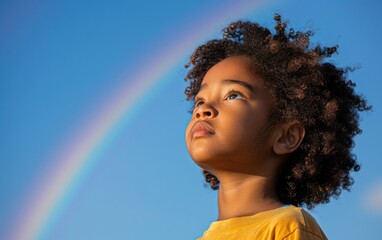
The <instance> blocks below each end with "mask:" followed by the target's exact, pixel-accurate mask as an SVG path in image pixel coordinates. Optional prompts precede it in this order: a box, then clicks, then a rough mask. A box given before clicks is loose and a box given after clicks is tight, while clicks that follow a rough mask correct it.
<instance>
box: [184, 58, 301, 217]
mask: <svg viewBox="0 0 382 240" xmlns="http://www.w3.org/2000/svg"><path fill="white" fill-rule="evenodd" d="M255 70H256V69H255V67H254V64H253V63H252V62H251V61H250V60H249V59H248V58H247V57H245V56H233V57H229V58H226V59H224V60H222V61H221V62H219V63H217V64H216V65H214V66H213V67H212V68H211V69H210V70H209V71H208V72H207V73H206V75H205V76H204V78H203V81H202V84H201V88H200V90H199V93H198V94H197V96H196V97H195V109H194V111H193V114H192V118H191V120H190V122H189V124H188V126H187V129H186V144H187V148H188V151H189V153H190V155H191V157H192V159H193V160H194V162H195V163H196V164H197V165H199V166H200V167H201V168H202V169H205V170H207V171H209V172H211V173H212V174H214V175H215V176H216V177H217V178H218V179H219V181H220V186H219V194H218V207H219V216H218V220H224V219H229V218H233V217H240V216H249V215H253V214H256V213H258V212H262V211H267V210H271V209H274V208H277V207H280V206H282V205H283V204H282V203H281V202H280V200H279V199H278V197H277V194H276V183H277V177H278V172H279V169H280V167H281V166H282V163H283V161H285V160H286V159H287V157H288V155H289V154H290V153H291V152H293V151H294V150H295V149H296V148H297V147H298V146H299V144H300V143H301V141H302V139H303V137H304V133H305V131H304V128H303V127H301V126H299V125H298V124H296V123H278V124H275V125H273V126H269V123H268V120H267V116H268V114H269V111H270V109H271V107H272V96H271V94H270V93H269V92H268V90H267V89H266V88H265V87H264V80H263V79H262V78H261V77H260V76H259V75H258V74H256V72H255Z"/></svg>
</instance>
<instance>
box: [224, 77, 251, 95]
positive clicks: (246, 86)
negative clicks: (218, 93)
mask: <svg viewBox="0 0 382 240" xmlns="http://www.w3.org/2000/svg"><path fill="white" fill-rule="evenodd" d="M222 82H223V83H224V84H239V85H242V86H244V87H245V88H247V89H248V90H249V91H251V92H252V93H254V89H253V87H252V86H251V85H249V84H248V83H246V82H243V81H241V80H234V79H224V80H223V81H222Z"/></svg>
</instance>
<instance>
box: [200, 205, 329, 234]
mask: <svg viewBox="0 0 382 240" xmlns="http://www.w3.org/2000/svg"><path fill="white" fill-rule="evenodd" d="M199 239H201V240H210V239H243V240H245V239H283V240H301V239H305V240H327V238H326V236H325V234H324V232H323V231H322V230H321V228H320V226H319V225H318V224H317V222H316V220H315V219H314V218H313V217H312V216H311V215H310V214H309V213H308V212H306V211H305V210H304V209H302V208H299V207H295V206H292V205H290V206H285V207H280V208H277V209H273V210H270V211H265V212H260V213H257V214H255V215H252V216H245V217H237V218H231V219H227V220H223V221H217V222H213V223H211V225H210V228H209V229H208V230H207V231H206V232H204V234H203V236H202V237H201V238H199Z"/></svg>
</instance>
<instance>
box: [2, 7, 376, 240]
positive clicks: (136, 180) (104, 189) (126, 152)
mask: <svg viewBox="0 0 382 240" xmlns="http://www.w3.org/2000/svg"><path fill="white" fill-rule="evenodd" d="M236 2H237V3H236V4H238V2H239V1H236ZM254 2H255V1H254ZM232 6H235V1H233V0H221V1H217V0H192V1H175V0H162V1H137V2H135V1H100V0H95V1H74V0H66V1H47V0H30V1H26V0H12V1H10V0H2V1H0V116H1V117H0V169H1V174H0V239H5V240H8V239H12V238H11V237H12V236H13V235H12V233H11V229H22V228H23V223H22V221H21V220H20V219H23V218H27V217H28V209H29V208H31V207H32V208H33V202H32V201H29V199H33V198H35V197H36V196H38V195H39V194H41V192H40V190H41V189H39V188H40V187H41V186H42V183H46V182H49V181H53V179H54V177H55V175H54V174H52V172H53V173H54V169H55V167H57V166H59V163H58V161H62V159H59V157H58V155H60V154H61V153H62V151H70V148H67V146H69V145H70V144H73V142H75V144H81V142H80V141H79V140H78V139H81V134H82V133H83V132H86V131H85V130H86V129H87V128H88V126H89V125H91V123H93V122H94V121H96V120H97V119H95V118H97V117H99V116H100V115H102V112H101V109H103V108H104V107H105V106H107V105H105V104H106V103H107V102H109V101H110V99H112V98H113V94H115V92H116V91H117V90H118V89H120V88H121V87H122V86H126V84H127V86H129V84H131V85H133V84H138V85H139V82H142V81H144V79H139V78H137V77H136V76H137V74H136V73H137V72H139V71H141V72H142V71H143V72H148V73H149V72H150V71H153V69H154V68H158V67H159V68H160V67H162V65H161V64H160V63H161V62H162V59H163V62H166V58H167V57H168V56H167V54H166V53H167V52H171V50H172V47H173V46H176V45H177V44H178V45H179V44H180V43H181V42H182V41H187V40H190V39H191V40H190V41H192V42H189V43H188V44H189V47H187V46H186V47H183V48H180V49H181V51H180V52H178V55H177V58H176V61H174V63H173V64H172V65H171V66H170V67H167V68H164V67H163V68H164V69H163V72H164V73H165V74H164V75H163V74H162V75H161V76H159V75H158V76H157V77H156V78H155V81H154V82H153V84H152V86H151V88H150V89H149V90H148V91H146V92H145V94H143V95H142V96H141V97H140V98H137V101H136V102H135V103H134V106H133V108H132V109H130V110H129V111H127V112H126V114H125V115H124V116H123V118H121V119H120V121H119V123H118V124H117V125H116V126H115V127H114V128H113V129H112V130H111V131H110V134H109V135H108V137H107V139H106V140H105V141H103V142H102V144H101V145H100V146H99V147H98V148H97V149H95V151H94V153H93V157H92V159H91V161H89V164H87V165H86V168H84V169H83V170H82V171H81V173H80V174H79V175H78V176H77V178H76V180H75V183H73V184H72V187H71V188H70V189H69V190H68V191H66V192H65V194H64V197H63V198H61V201H60V203H59V205H58V206H57V207H55V208H54V211H53V212H52V213H51V214H50V215H49V218H48V220H46V221H45V222H44V226H43V228H42V230H41V234H39V235H38V237H37V239H39V240H40V239H44V240H48V239H49V240H53V239H54V240H64V239H70V240H72V239H73V240H80V239H81V240H83V239H93V240H96V239H166V240H169V239H174V240H175V239H195V238H196V237H198V236H200V235H201V234H202V233H203V231H204V230H205V229H207V228H208V226H209V224H210V222H212V221H214V220H216V218H217V195H216V193H217V192H214V191H212V190H210V189H209V188H208V187H206V186H205V185H204V179H203V177H202V174H201V171H200V170H199V168H198V167H197V166H196V165H194V163H193V162H192V160H191V159H190V157H189V155H188V152H187V149H186V146H185V141H184V130H185V127H186V124H187V122H188V119H189V118H190V114H189V113H188V112H187V110H188V109H189V108H190V103H188V102H187V101H185V96H184V94H183V91H184V88H185V87H186V83H184V81H183V78H184V76H185V74H186V71H185V70H184V68H183V65H184V64H185V63H187V59H188V57H189V56H190V54H191V53H192V51H193V50H194V48H195V47H196V46H198V45H200V44H201V43H203V42H205V41H206V40H208V39H211V38H217V37H220V29H221V28H222V27H223V26H225V25H226V24H228V23H229V22H230V21H233V20H237V19H239V18H241V19H246V20H252V21H256V22H259V23H260V24H263V25H265V26H267V27H270V28H271V27H273V15H274V13H276V12H278V13H281V15H282V16H283V17H284V18H286V19H289V20H290V26H292V27H294V28H295V29H297V30H309V29H313V30H314V31H315V36H314V37H313V43H321V44H324V45H329V46H331V45H335V44H339V45H340V48H339V55H337V56H335V57H334V58H332V60H331V61H333V62H335V63H336V64H338V65H339V66H356V67H360V69H359V70H357V71H356V72H354V73H352V74H351V75H350V78H351V79H353V80H354V81H355V82H356V83H357V88H356V89H357V92H360V93H362V94H363V95H364V96H366V98H367V99H368V101H369V103H370V104H372V105H373V107H374V110H373V111H372V112H370V113H367V114H363V115H362V122H361V127H362V129H363V130H364V131H363V134H362V135H360V136H358V137H357V138H356V147H355V148H354V153H355V154H356V155H357V156H358V160H359V162H360V164H361V167H362V168H361V171H360V172H359V173H357V174H355V175H354V179H355V184H354V186H353V188H352V191H351V192H350V193H348V192H343V194H342V195H341V197H340V198H339V199H338V200H333V201H331V202H330V203H329V204H327V205H323V206H319V207H317V208H316V209H314V211H312V212H311V213H312V214H313V215H314V217H315V218H316V219H317V221H318V222H319V223H320V225H321V227H322V228H323V230H324V231H325V232H326V234H327V235H328V237H329V239H378V238H380V236H381V235H380V226H381V223H382V174H381V170H382V161H381V154H380V151H381V149H382V141H381V135H382V129H381V126H380V122H381V120H382V112H381V107H382V101H381V97H380V91H381V89H382V83H381V77H380V76H381V74H380V71H381V69H382V64H381V57H380V56H382V45H381V39H382V31H381V30H382V29H381V17H380V13H381V11H382V4H381V3H380V1H377V0H368V1H355V0H354V1H302V0H288V1H281V0H280V1H278V0H272V1H262V2H261V3H259V4H253V6H254V7H252V8H253V9H247V10H246V11H241V12H240V11H239V12H236V13H234V10H232V11H230V8H232V9H233V8H234V7H232ZM219 11H221V12H222V13H224V14H225V15H224V17H223V18H220V19H221V20H220V22H218V23H214V24H212V25H211V24H210V25H208V24H207V22H211V21H212V20H211V19H213V18H214V19H217V17H216V16H217V14H218V13H219ZM212 22H213V21H212ZM204 24H206V26H207V27H208V28H207V29H206V31H203V32H201V31H198V30H197V29H201V28H203V27H204V28H205V27H206V26H204ZM193 32H195V34H193ZM179 42H180V43H179ZM152 59H159V61H156V62H155V61H152ZM155 63H156V64H157V66H154V64H155ZM76 141H78V142H76ZM63 149H66V150H63ZM20 231H21V230H20Z"/></svg>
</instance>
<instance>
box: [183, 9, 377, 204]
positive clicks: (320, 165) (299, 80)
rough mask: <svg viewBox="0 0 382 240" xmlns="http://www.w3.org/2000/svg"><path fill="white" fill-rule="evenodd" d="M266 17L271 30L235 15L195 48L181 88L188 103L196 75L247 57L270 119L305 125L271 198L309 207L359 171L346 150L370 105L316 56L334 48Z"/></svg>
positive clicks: (341, 71)
mask: <svg viewBox="0 0 382 240" xmlns="http://www.w3.org/2000/svg"><path fill="white" fill-rule="evenodd" d="M274 20H275V21H276V24H275V32H274V33H272V32H271V31H270V30H269V29H267V28H264V27H261V26H260V25H258V24H257V23H252V22H248V21H237V22H233V23H231V24H229V25H228V27H226V28H224V29H223V38H222V39H215V40H211V41H208V42H207V43H205V44H203V45H201V46H199V47H198V48H197V49H196V50H195V52H194V53H193V54H192V56H191V57H190V61H189V63H188V64H187V65H186V66H185V67H186V68H190V67H191V68H190V70H189V71H188V73H187V76H186V77H185V80H186V81H189V86H188V87H187V88H186V90H185V94H186V95H187V100H192V101H194V99H195V95H196V94H197V93H198V91H199V87H200V85H201V83H202V80H203V77H204V75H205V74H206V72H207V71H208V70H209V69H210V68H211V67H212V66H214V65H215V64H217V63H218V62H220V61H221V60H223V59H225V58H227V57H230V56H238V55H240V56H246V57H248V58H249V59H251V61H252V62H253V63H254V64H255V66H256V68H257V70H258V72H259V73H260V74H261V76H263V78H264V79H265V85H266V87H267V89H268V90H269V91H270V92H271V94H272V95H273V98H274V103H273V108H272V110H271V112H270V113H269V119H270V122H272V123H277V122H281V121H297V122H298V123H299V124H302V125H303V126H304V127H305V131H306V133H305V138H304V140H303V141H302V143H301V145H300V147H299V148H298V149H297V150H296V151H295V152H294V153H293V154H292V155H291V156H290V158H289V159H288V161H287V163H286V165H285V166H284V168H283V171H282V173H281V175H280V176H279V181H278V186H277V193H278V197H279V198H280V200H281V201H282V202H283V203H285V204H293V205H296V206H302V205H306V207H307V208H308V209H311V208H313V207H314V206H315V205H317V204H320V203H328V202H329V201H330V198H331V197H332V196H333V197H335V198H337V197H338V196H339V195H340V194H341V191H342V190H343V189H344V190H347V191H349V190H350V187H351V185H352V184H353V179H352V177H351V176H350V172H351V171H359V169H360V166H359V164H358V163H357V162H356V157H355V155H353V154H352V153H351V150H352V149H353V147H354V141H353V137H354V136H355V135H356V134H359V133H361V129H360V128H359V112H361V111H367V110H370V109H371V107H370V106H368V105H367V103H366V100H365V99H364V98H363V97H362V96H360V95H358V94H356V93H355V92H354V87H355V83H353V82H352V81H351V80H349V79H348V78H347V73H348V72H349V71H351V70H352V69H351V68H338V67H336V66H335V65H334V64H332V63H329V62H325V61H324V60H325V59H326V58H329V57H331V55H332V54H334V53H336V52H337V48H338V46H333V47H322V46H320V45H316V46H314V47H312V46H311V44H310V37H311V36H312V34H313V33H312V32H311V31H308V32H300V31H295V30H294V29H293V28H290V29H287V24H286V22H283V21H282V19H281V16H280V15H279V14H276V15H275V17H274ZM203 174H204V177H205V180H206V181H207V182H208V183H209V184H210V186H211V188H212V189H214V190H216V189H218V188H219V180H218V179H217V178H216V177H215V176H214V175H213V174H211V173H209V172H208V171H205V170H204V171H203Z"/></svg>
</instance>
